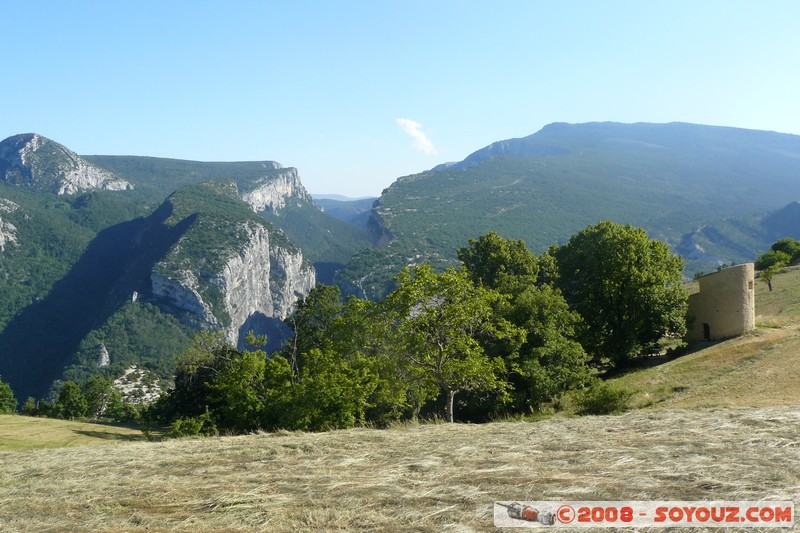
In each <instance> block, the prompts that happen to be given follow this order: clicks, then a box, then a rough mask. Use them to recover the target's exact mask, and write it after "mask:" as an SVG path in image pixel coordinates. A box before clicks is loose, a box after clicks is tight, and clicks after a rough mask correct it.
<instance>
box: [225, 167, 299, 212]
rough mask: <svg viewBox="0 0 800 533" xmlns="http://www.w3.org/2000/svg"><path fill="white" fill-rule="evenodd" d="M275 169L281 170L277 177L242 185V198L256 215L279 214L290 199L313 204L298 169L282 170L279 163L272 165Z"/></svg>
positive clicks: (272, 176) (264, 178) (265, 177)
mask: <svg viewBox="0 0 800 533" xmlns="http://www.w3.org/2000/svg"><path fill="white" fill-rule="evenodd" d="M272 165H273V169H276V170H280V171H281V172H279V173H278V175H277V176H275V175H271V176H264V177H263V178H259V179H257V180H255V181H253V182H252V183H249V184H247V185H241V184H240V189H241V198H242V200H244V201H245V202H247V203H248V204H249V205H250V207H251V208H252V209H253V211H255V212H256V213H260V212H261V211H267V210H268V211H271V212H273V213H277V212H278V211H279V210H280V209H282V208H283V207H284V206H285V205H286V202H287V201H288V200H289V199H290V198H298V199H301V200H303V201H306V202H309V203H311V202H312V199H311V195H310V194H308V191H306V189H305V187H303V184H302V183H300V178H299V177H298V176H297V169H296V168H281V166H280V165H279V164H278V163H272Z"/></svg>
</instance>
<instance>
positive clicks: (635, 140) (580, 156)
mask: <svg viewBox="0 0 800 533" xmlns="http://www.w3.org/2000/svg"><path fill="white" fill-rule="evenodd" d="M799 176H800V137H798V136H794V135H784V134H778V133H772V132H763V131H753V130H742V129H735V128H722V127H712V126H698V125H692V124H682V123H672V124H616V123H591V124H575V125H572V124H551V125H549V126H547V127H545V128H543V129H542V130H541V131H539V132H538V133H536V134H534V135H531V136H529V137H525V138H522V139H510V140H507V141H500V142H496V143H493V144H492V145H490V146H487V147H486V148H483V149H481V150H479V151H477V152H475V153H473V154H471V155H470V156H469V157H467V158H466V159H465V160H464V161H461V162H459V163H453V164H448V165H440V166H438V167H436V168H435V169H433V170H432V171H429V172H423V173H421V174H416V175H412V176H407V177H403V178H400V179H398V180H397V181H396V182H395V183H393V184H392V185H391V186H390V187H389V188H388V189H387V190H386V191H384V193H383V195H382V196H381V198H380V199H379V200H378V202H377V203H376V206H375V208H373V210H372V218H371V220H370V223H369V227H370V230H371V232H372V238H373V242H375V243H378V244H381V245H383V246H384V248H383V249H382V250H380V251H375V250H372V251H367V252H364V253H362V254H360V256H356V257H355V258H354V259H353V260H352V261H351V262H350V264H349V265H348V266H347V268H346V269H345V270H344V271H342V272H341V273H340V276H339V278H338V280H339V282H340V283H341V284H342V285H343V286H345V287H346V288H348V289H349V290H351V291H353V292H358V293H362V294H367V295H369V296H373V297H374V296H379V295H380V294H381V293H382V292H384V291H385V290H386V288H387V287H388V280H390V279H391V277H392V276H393V275H394V274H395V273H396V272H397V270H398V269H399V267H400V266H403V265H406V264H410V263H419V262H425V261H430V262H433V263H435V264H437V265H440V266H446V265H451V266H452V265H455V264H456V261H455V251H456V249H457V248H458V247H461V246H464V245H466V243H467V240H468V239H469V238H474V237H477V236H479V235H482V234H485V233H487V232H488V231H497V232H498V233H500V234H502V235H503V236H505V237H507V238H514V239H524V240H525V241H526V243H527V244H528V245H529V247H531V248H532V249H533V250H534V251H536V252H537V253H541V252H542V251H544V250H545V249H547V248H548V247H549V246H550V245H552V244H554V243H559V242H565V241H566V240H567V239H568V238H569V237H570V236H571V235H573V234H574V233H576V232H577V231H580V230H581V229H583V228H584V227H586V226H587V225H589V224H594V223H597V222H598V221H600V220H604V219H611V220H614V221H617V222H620V223H631V224H634V225H637V226H642V227H644V228H645V229H646V230H647V231H648V233H649V234H650V236H651V237H654V238H657V239H661V240H664V241H666V242H668V243H669V244H670V245H672V246H673V247H676V246H678V245H679V244H680V243H681V242H682V239H683V237H684V236H685V235H686V234H688V233H691V232H694V231H696V230H697V229H698V228H700V227H701V226H703V225H705V224H708V223H709V222H710V221H714V220H720V219H724V218H729V217H739V216H743V215H750V216H754V215H760V214H763V213H765V212H768V211H772V210H776V209H778V208H781V207H782V206H784V205H785V204H786V202H787V200H789V199H793V198H800V179H798V177H799ZM759 242H760V241H759ZM748 251H749V253H751V254H752V255H755V253H756V252H757V251H758V250H756V249H753V248H749V247H748ZM696 266H697V267H702V264H698V265H696ZM706 266H709V267H710V266H711V265H710V264H709V265H706Z"/></svg>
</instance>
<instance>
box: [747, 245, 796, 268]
mask: <svg viewBox="0 0 800 533" xmlns="http://www.w3.org/2000/svg"><path fill="white" fill-rule="evenodd" d="M773 246H774V245H773ZM791 262H792V256H791V255H789V254H787V253H786V252H784V251H783V250H774V249H773V250H770V251H768V252H767V253H765V254H764V255H762V256H761V257H759V258H758V260H757V261H756V264H755V267H756V269H757V270H766V269H768V268H770V267H774V268H776V269H780V268H782V267H785V266H786V265H788V264H789V263H791Z"/></svg>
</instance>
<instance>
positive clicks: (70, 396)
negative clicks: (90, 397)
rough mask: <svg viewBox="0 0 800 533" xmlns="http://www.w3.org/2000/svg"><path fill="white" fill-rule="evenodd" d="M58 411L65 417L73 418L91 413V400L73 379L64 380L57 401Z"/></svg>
mask: <svg viewBox="0 0 800 533" xmlns="http://www.w3.org/2000/svg"><path fill="white" fill-rule="evenodd" d="M56 406H57V409H58V412H59V413H60V414H61V416H62V417H63V418H66V419H69V420H73V419H75V418H79V417H82V416H86V415H87V414H88V413H89V402H87V401H86V397H85V396H84V395H83V392H81V387H80V385H78V384H77V383H75V382H73V381H66V382H64V386H63V387H62V389H61V393H60V394H59V395H58V401H57V402H56Z"/></svg>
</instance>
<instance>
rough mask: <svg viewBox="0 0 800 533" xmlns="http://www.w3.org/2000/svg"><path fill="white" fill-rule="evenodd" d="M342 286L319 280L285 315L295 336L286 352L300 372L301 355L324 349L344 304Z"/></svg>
mask: <svg viewBox="0 0 800 533" xmlns="http://www.w3.org/2000/svg"><path fill="white" fill-rule="evenodd" d="M341 298H342V294H341V291H340V290H339V287H336V286H332V285H323V284H319V285H317V286H315V287H314V288H313V289H311V292H309V293H308V296H306V297H305V298H304V299H303V300H302V301H300V302H299V303H298V304H297V307H296V308H295V310H294V312H292V314H291V316H290V317H289V318H288V319H286V324H287V325H288V326H289V327H290V328H292V331H293V332H294V336H293V337H292V339H291V340H290V341H289V343H288V345H287V349H286V353H287V355H288V358H289V362H290V364H291V367H292V370H293V371H294V372H295V373H297V372H298V369H299V366H300V364H301V362H300V361H299V359H300V357H301V355H302V354H304V353H308V352H309V351H311V350H312V349H314V348H317V349H320V350H322V349H325V348H326V347H327V346H326V343H327V342H328V334H329V330H330V328H331V326H332V324H333V322H334V321H335V320H336V319H337V317H338V316H339V315H340V313H341V312H342V310H343V308H344V306H343V304H342V301H341Z"/></svg>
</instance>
